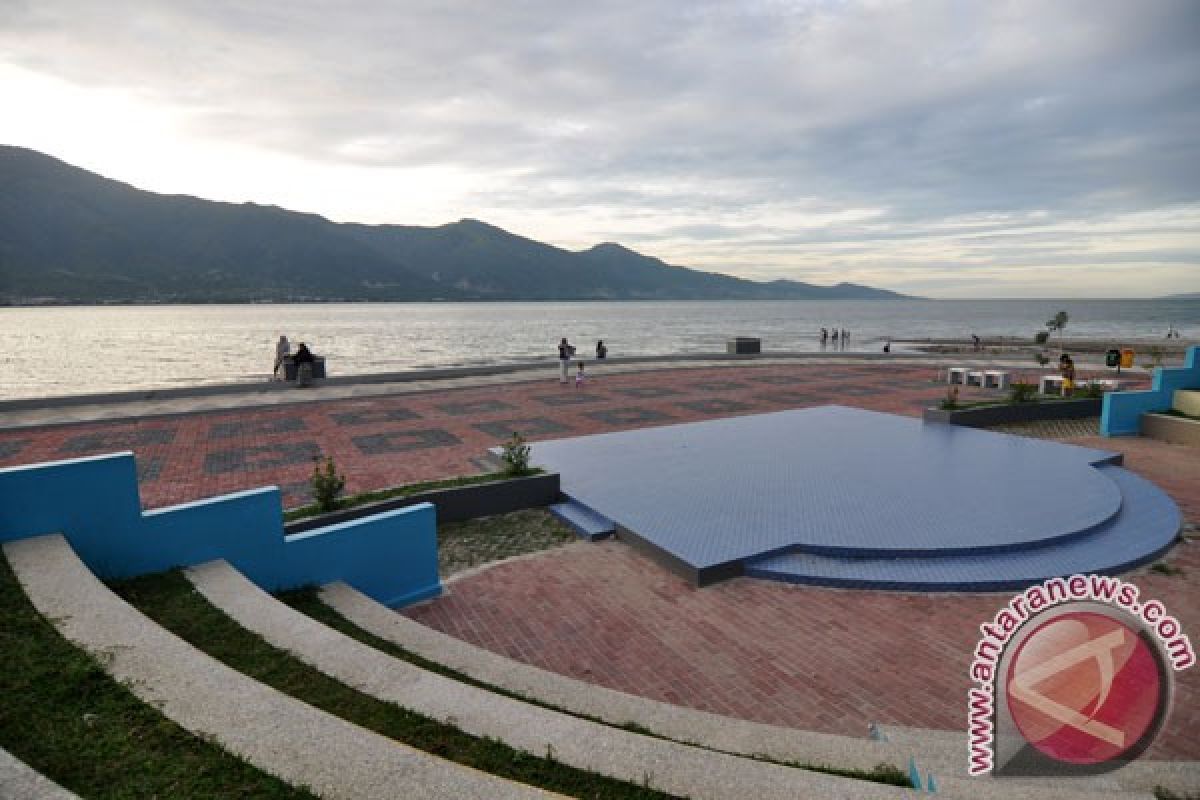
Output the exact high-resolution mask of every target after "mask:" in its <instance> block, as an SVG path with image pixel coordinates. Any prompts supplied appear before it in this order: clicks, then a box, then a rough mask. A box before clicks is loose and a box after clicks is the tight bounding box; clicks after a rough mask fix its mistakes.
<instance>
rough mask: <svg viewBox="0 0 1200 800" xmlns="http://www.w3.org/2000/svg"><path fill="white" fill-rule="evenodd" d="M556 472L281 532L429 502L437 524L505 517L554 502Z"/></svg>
mask: <svg viewBox="0 0 1200 800" xmlns="http://www.w3.org/2000/svg"><path fill="white" fill-rule="evenodd" d="M558 487H559V479H558V473H557V472H552V473H549V474H547V475H530V476H528V477H525V478H511V479H509V480H499V481H491V482H489V483H477V484H474V485H472V486H454V487H452V488H449V489H434V490H432V491H428V492H419V493H417V494H410V495H406V496H404V497H393V498H391V499H389V500H380V501H379V502H377V503H368V504H366V505H361V506H355V507H354V508H347V509H342V510H340V511H331V512H329V513H328V514H318V515H317V516H315V517H306V518H304V519H298V520H296V521H295V522H288V523H286V524H284V526H283V529H284V533H287V534H293V533H303V532H304V531H308V530H312V529H313V528H320V527H322V526H324V525H336V524H337V523H339V522H348V521H350V520H352V519H358V518H359V517H367V516H370V515H371V514H378V513H380V512H381V511H391V510H392V509H394V508H404V507H406V506H412V505H416V504H417V503H433V504H434V505H435V506H436V507H437V521H438V522H439V523H442V522H461V521H462V520H465V519H475V518H476V517H490V516H492V515H493V514H507V513H508V512H510V511H521V510H523V509H526V508H540V507H542V506H548V505H550V504H551V503H556V502H558V496H559V491H558Z"/></svg>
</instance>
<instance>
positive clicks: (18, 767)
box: [0, 748, 79, 800]
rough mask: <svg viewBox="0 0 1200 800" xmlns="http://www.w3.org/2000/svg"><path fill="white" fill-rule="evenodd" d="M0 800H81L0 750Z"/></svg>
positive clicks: (3, 750)
mask: <svg viewBox="0 0 1200 800" xmlns="http://www.w3.org/2000/svg"><path fill="white" fill-rule="evenodd" d="M0 800H79V796H78V795H76V794H74V793H73V792H68V791H67V790H66V789H64V788H62V787H61V786H59V785H58V784H57V783H55V782H54V781H52V780H50V779H49V778H47V777H46V776H44V775H42V773H40V772H38V771H37V770H35V769H34V768H33V767H31V766H29V765H28V764H26V763H25V762H24V761H22V760H21V759H19V758H17V757H16V756H14V755H13V754H11V753H9V752H8V751H7V750H5V749H3V748H0Z"/></svg>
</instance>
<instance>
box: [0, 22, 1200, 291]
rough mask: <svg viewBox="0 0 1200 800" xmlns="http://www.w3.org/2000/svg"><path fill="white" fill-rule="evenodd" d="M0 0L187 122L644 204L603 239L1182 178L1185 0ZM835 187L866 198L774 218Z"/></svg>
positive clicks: (1106, 199)
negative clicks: (750, 219)
mask: <svg viewBox="0 0 1200 800" xmlns="http://www.w3.org/2000/svg"><path fill="white" fill-rule="evenodd" d="M6 5H7V6H9V8H8V9H7V10H8V13H6V14H5V16H4V21H3V22H0V60H5V61H9V62H11V63H16V64H20V65H23V66H26V67H28V68H31V69H35V70H37V71H40V72H44V73H47V74H53V75H56V76H60V77H62V78H65V79H67V80H70V81H72V82H74V83H77V84H80V85H86V86H98V87H115V88H122V87H131V88H135V89H136V90H137V91H139V92H140V93H142V94H144V95H146V96H149V97H153V98H155V99H156V100H157V101H159V102H161V103H163V104H167V105H171V106H174V107H178V108H180V109H181V110H182V111H183V112H184V113H185V114H186V119H187V124H188V125H189V126H191V128H192V130H193V131H195V132H197V133H198V134H201V135H206V136H212V137H216V138H220V139H222V140H227V141H237V142H243V143H252V144H255V145H258V146H261V147H266V148H269V149H273V150H278V151H282V152H287V153H291V154H294V155H297V156H300V157H303V158H307V159H311V160H316V161H321V162H323V163H336V162H344V163H346V164H353V165H367V166H381V167H412V166H421V165H426V164H441V165H454V166H458V167H461V168H462V169H464V170H466V171H469V172H473V173H476V174H479V175H481V176H489V177H490V178H492V180H489V181H486V184H487V185H488V186H494V187H496V188H492V189H486V190H485V189H482V188H481V189H479V190H477V191H475V192H474V193H472V194H471V195H470V196H469V198H467V200H468V201H469V202H470V204H471V205H472V208H474V209H484V210H486V209H488V208H497V209H522V208H524V209H530V210H540V211H544V212H550V213H554V214H556V215H559V216H569V215H575V216H577V217H587V216H588V215H590V214H592V213H594V212H597V211H599V210H603V211H605V212H607V214H606V216H607V217H608V218H612V219H617V220H620V219H629V220H645V219H647V218H654V217H656V216H660V217H661V218H662V219H663V224H662V226H661V227H662V229H661V230H659V231H657V232H654V231H645V230H640V229H638V230H632V231H629V232H628V233H629V236H628V237H626V238H622V236H623V233H622V231H619V230H613V231H597V233H598V234H600V238H605V239H618V238H620V239H622V241H630V242H636V241H642V242H661V243H663V244H664V245H668V244H670V243H672V242H676V243H686V242H691V243H694V245H695V246H696V247H700V246H704V247H710V246H711V247H716V248H719V247H720V246H721V245H722V244H723V243H730V244H731V245H733V246H736V245H738V244H740V245H742V246H743V247H745V248H747V249H754V248H756V247H759V246H761V245H763V244H764V241H765V243H766V245H765V246H771V247H775V248H777V249H778V251H779V253H780V254H781V255H780V258H781V259H782V258H783V255H782V254H783V253H785V252H786V248H788V247H803V246H806V245H808V246H812V245H816V244H821V243H829V244H832V243H835V242H840V243H841V245H842V246H845V247H849V246H851V244H852V243H853V244H854V245H855V246H856V247H859V248H868V249H869V248H870V247H872V246H875V244H876V243H878V244H881V245H886V244H889V243H895V242H898V241H903V240H906V239H907V240H913V239H921V238H922V237H925V236H928V235H936V234H939V233H940V232H939V231H938V226H939V225H940V224H941V222H942V221H943V220H945V219H947V218H955V217H961V216H963V215H969V214H976V213H985V212H1000V213H1002V214H1003V215H1008V216H1009V218H1014V217H1015V218H1017V219H1020V218H1021V216H1022V215H1023V214H1028V213H1029V212H1032V211H1035V210H1046V211H1047V212H1048V218H1049V220H1051V221H1053V220H1060V219H1074V218H1079V217H1086V216H1088V215H1100V216H1103V215H1111V214H1119V213H1124V212H1131V211H1137V210H1153V209H1159V208H1168V207H1171V206H1176V205H1185V206H1186V205H1188V204H1196V203H1200V139H1197V137H1196V136H1195V133H1194V132H1195V131H1196V130H1200V48H1197V47H1196V42H1197V41H1200V4H1197V3H1195V2H1191V1H1190V0H1179V1H1178V2H1172V1H1170V0H1157V1H1156V2H1150V3H1128V2H1122V1H1120V0H1074V1H1073V2H1056V3H1045V2H1036V1H1035V0H1014V1H1013V2H979V3H962V2H957V1H953V2H951V1H950V0H946V1H945V2H940V1H935V0H926V1H924V2H916V3H901V4H854V3H845V4H843V3H839V4H827V3H815V2H814V3H782V2H775V3H767V2H763V3H758V2H748V3H738V4H723V3H692V2H679V3H657V4H647V3H640V2H615V3H597V4H564V3H560V2H555V1H553V0H541V1H540V2H527V3H519V4H516V3H501V4H496V3H486V2H459V3H450V2H406V3H395V2H389V1H388V0H359V2H352V3H332V2H317V0H295V1H293V2H287V3H283V2H256V3H252V4H247V3H240V2H232V1H231V0H221V1H220V2H212V1H211V0H204V1H202V0H186V2H185V1H184V0H176V2H169V3H158V2H153V3H152V2H149V1H148V0H147V1H145V2H140V1H139V0H112V2H108V3H105V4H96V3H90V2H83V1H82V0H81V1H80V2H75V3H72V2H65V0H39V2H37V3H32V2H23V3H11V2H10V3H7V4H6ZM513 174H516V175H517V176H518V177H510V176H512V175H513ZM844 208H876V209H880V210H881V217H880V219H878V220H874V221H873V223H874V224H872V225H864V224H855V223H843V222H833V223H830V224H829V225H828V226H827V227H826V228H825V229H824V230H816V231H812V230H796V231H788V230H786V229H784V230H779V229H777V228H778V227H779V225H778V223H777V222H774V220H777V219H779V218H787V217H788V216H789V215H794V214H796V213H799V212H809V211H811V212H813V213H819V212H820V211H822V210H837V209H844ZM314 210H319V209H314ZM464 211H465V209H464ZM747 215H758V216H760V217H761V223H760V224H748V223H747V222H746V217H747ZM680 218H683V219H684V221H682V222H680V221H679V220H680ZM396 221H397V222H403V221H404V220H396ZM618 224H619V223H618ZM1010 224H1011V222H1010V221H1009V220H1008V219H1005V220H1001V221H1000V222H997V223H995V226H994V227H995V229H996V230H998V231H1002V230H1004V229H1005V227H1006V226H1008V225H1010ZM578 226H580V227H587V226H588V223H587V222H586V220H585V221H582V222H580V223H578ZM987 229H988V225H987V224H983V225H981V226H980V227H979V230H978V231H976V232H981V231H984V230H987ZM606 233H607V234H610V235H605V234H606ZM963 233H965V231H964V232H963ZM999 238H1000V239H1004V237H999ZM1024 241H1025V242H1026V243H1028V244H1030V245H1032V244H1033V240H1031V239H1025V240H1024ZM1006 243H1007V245H1009V246H1012V240H1011V239H1008V240H1007V242H1006ZM679 246H680V247H681V248H682V244H680V245H679ZM971 247H972V249H973V250H974V251H977V252H983V251H984V250H985V249H986V248H987V247H993V248H995V249H994V251H993V252H994V254H995V256H996V258H997V259H1000V258H1008V257H1009V255H1010V252H1011V251H1010V250H1008V249H1002V247H1001V243H1000V242H999V241H997V242H986V241H983V240H978V239H977V240H975V242H974V243H973V244H972V245H971ZM692 249H693V250H694V249H695V248H692ZM1169 249H1170V248H1167V247H1164V248H1163V251H1162V257H1163V260H1164V261H1165V260H1174V259H1175V258H1177V257H1179V255H1180V253H1179V252H1178V251H1173V254H1171V255H1168V250H1169ZM709 252H719V250H710V251H709ZM1189 252H1190V251H1187V250H1186V249H1185V250H1184V251H1183V252H1182V256H1183V257H1184V258H1185V259H1186V258H1187V257H1188V253H1189ZM661 255H664V256H667V257H668V260H672V261H676V262H678V259H675V258H671V257H669V254H667V253H661ZM1117 257H1120V256H1119V255H1118V256H1117ZM1191 258H1193V260H1195V261H1197V262H1200V254H1197V253H1192V255H1191ZM712 266H716V265H712ZM795 277H803V276H802V275H796V276H795Z"/></svg>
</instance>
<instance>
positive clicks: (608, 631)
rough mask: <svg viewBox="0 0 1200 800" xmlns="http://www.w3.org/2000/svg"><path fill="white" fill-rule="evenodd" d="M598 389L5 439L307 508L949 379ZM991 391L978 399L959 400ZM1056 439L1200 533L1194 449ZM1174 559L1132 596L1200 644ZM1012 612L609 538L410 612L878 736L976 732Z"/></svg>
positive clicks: (669, 378) (756, 714) (901, 367)
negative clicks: (970, 671) (538, 445)
mask: <svg viewBox="0 0 1200 800" xmlns="http://www.w3.org/2000/svg"><path fill="white" fill-rule="evenodd" d="M597 372H598V374H597V375H595V376H593V378H592V380H591V381H590V382H589V384H588V385H587V386H586V387H584V388H581V389H577V388H576V387H575V386H574V385H568V386H560V385H559V384H558V383H557V381H556V380H555V378H554V376H553V374H552V373H550V372H548V373H547V377H546V379H545V380H542V381H536V382H527V383H515V384H504V385H494V386H481V387H474V388H463V389H447V390H433V391H420V392H413V393H398V394H393V395H387V396H380V397H374V398H356V399H346V400H329V401H322V402H314V403H304V404H299V405H292V406H288V407H284V408H271V409H263V410H245V411H236V412H233V411H227V412H219V413H216V412H214V413H197V414H187V415H177V416H164V417H159V418H147V419H141V420H134V421H123V422H109V423H86V424H73V425H61V426H51V427H43V428H26V429H21V430H9V431H3V432H0V466H7V465H12V464H21V463H30V462H35V461H46V460H57V459H62V458H73V457H78V456H83V455H88V454H93V453H105V452H112V451H115V450H123V449H132V450H134V451H135V453H136V454H137V458H138V468H139V473H140V478H141V485H142V498H143V503H144V504H145V505H146V506H147V507H159V506H163V505H169V504H172V503H178V502H184V501H188V500H195V499H198V498H200V497H205V496H209V495H213V494H218V493H222V492H228V491H234V490H239V489H246V488H250V487H254V486H261V485H267V484H277V485H279V486H280V487H282V488H283V489H284V490H285V499H286V502H287V504H288V505H295V504H297V503H299V502H301V501H303V500H304V499H305V497H306V491H307V489H306V487H307V478H308V475H309V473H310V472H311V469H312V458H313V457H314V456H315V455H317V454H323V455H332V456H333V457H334V458H335V460H336V461H337V463H338V466H339V468H341V469H342V470H343V471H344V472H345V473H346V475H347V478H348V491H351V492H355V491H363V490H367V489H376V488H381V487H386V486H393V485H397V484H403V483H407V482H411V481H414V480H422V479H430V478H439V477H447V476H452V475H463V474H470V473H474V472H478V471H480V469H481V465H480V463H479V458H480V456H481V455H482V454H483V453H484V451H485V450H486V449H487V448H488V447H490V446H493V445H495V444H496V443H497V442H499V441H501V440H502V439H504V438H506V437H507V436H508V435H509V433H510V432H511V431H512V430H514V429H515V430H519V431H521V432H522V433H524V434H525V435H526V436H527V437H528V438H530V439H535V440H536V439H548V438H559V437H563V436H576V435H580V434H586V433H596V432H607V431H614V430H622V429H628V428H638V427H645V426H652V425H662V424H668V423H673V422H690V421H696V420H701V419H708V418H713V417H722V416H730V415H737V414H753V413H761V412H767V411H778V410H782V409H787V408H797V407H805V406H813V405H822V404H826V403H839V404H842V405H850V406H857V407H860V408H866V409H872V410H878V411H888V412H893V413H899V414H907V415H919V414H920V411H921V409H922V408H923V407H925V406H928V405H931V404H933V403H935V402H936V401H937V400H939V399H940V398H942V397H943V396H944V394H945V388H946V387H945V386H944V385H939V384H937V383H935V382H934V379H935V374H936V373H935V368H934V367H932V366H923V365H915V364H900V363H895V364H892V363H888V364H884V363H880V362H870V363H848V364H835V365H828V364H822V365H814V364H811V363H804V362H797V363H794V364H785V365H775V366H731V367H704V368H691V369H667V368H659V369H652V370H650V371H646V372H639V373H627V374H620V375H607V376H606V375H604V374H603V372H602V371H600V370H598V371H597ZM980 394H981V392H980V391H979V390H974V389H972V390H965V391H964V392H963V398H962V399H963V400H970V399H972V398H973V397H975V396H979V395H980ZM1060 434H1061V435H1060ZM1051 435H1054V436H1055V437H1056V438H1061V439H1062V440H1064V441H1069V442H1071V443H1078V444H1082V445H1085V446H1089V447H1096V448H1102V449H1110V450H1118V451H1121V452H1123V453H1124V454H1125V456H1126V459H1125V466H1126V467H1128V468H1129V469H1131V470H1133V471H1134V472H1137V473H1139V474H1141V475H1143V476H1145V477H1147V478H1149V479H1151V480H1153V481H1154V482H1155V483H1157V484H1158V485H1159V486H1160V487H1162V488H1163V489H1164V490H1165V491H1166V492H1167V493H1168V494H1170V495H1171V496H1172V497H1173V498H1174V500H1175V501H1176V502H1177V503H1178V504H1179V506H1180V508H1181V509H1182V510H1183V513H1184V516H1185V519H1186V520H1187V522H1188V523H1190V524H1191V525H1193V526H1195V525H1196V524H1197V523H1200V456H1198V455H1197V451H1196V450H1195V449H1189V448H1186V447H1183V446H1178V445H1168V444H1164V443H1161V442H1156V441H1152V440H1146V439H1138V438H1124V439H1104V438H1101V437H1099V436H1096V435H1094V434H1091V433H1090V431H1089V430H1088V429H1087V426H1086V425H1083V426H1081V425H1077V424H1072V425H1065V426H1063V427H1062V428H1061V429H1058V430H1055V429H1051ZM798 444H799V445H800V446H802V443H798ZM1165 560H1166V561H1167V562H1168V563H1169V564H1171V565H1172V566H1175V567H1178V568H1180V569H1182V570H1183V574H1176V575H1164V574H1158V573H1153V572H1150V571H1148V570H1144V569H1143V570H1140V571H1139V572H1138V574H1136V576H1134V578H1133V579H1134V581H1135V582H1136V583H1137V584H1138V585H1139V586H1140V587H1141V589H1142V593H1143V596H1145V597H1156V598H1158V599H1160V600H1162V601H1163V603H1164V604H1165V605H1166V607H1167V608H1168V610H1169V611H1170V612H1171V613H1172V614H1174V615H1175V616H1177V617H1178V618H1179V619H1180V620H1181V622H1182V623H1183V625H1184V629H1185V631H1187V632H1189V633H1190V634H1191V636H1192V639H1193V641H1194V642H1196V641H1200V590H1198V587H1200V577H1198V575H1197V573H1198V572H1200V544H1195V543H1192V544H1183V545H1179V546H1177V547H1176V548H1175V549H1174V550H1173V551H1172V552H1171V553H1169V554H1168V556H1167V557H1166V559H1165ZM1004 601H1005V595H1002V594H990V595H962V594H935V595H921V594H904V593H889V592H868V591H843V590H831V589H818V588H803V587H796V586H789V585H784V584H778V583H771V582H765V581H756V580H751V579H736V580H733V581H728V582H725V583H721V584H718V585H716V586H712V587H708V588H704V589H695V588H693V587H691V586H690V585H689V584H687V583H686V582H685V581H684V580H682V579H680V578H678V577H677V576H675V575H673V574H671V573H669V572H666V571H664V570H663V569H661V568H660V567H658V566H656V565H655V564H654V563H653V562H651V561H649V560H647V559H645V558H643V557H641V556H639V555H638V554H636V553H635V552H633V551H631V550H630V549H629V548H628V547H626V546H625V545H623V544H621V543H620V542H606V543H601V544H583V543H579V544H570V545H567V546H566V547H560V548H557V549H553V550H549V551H546V552H545V553H544V554H542V555H540V556H537V557H533V558H524V559H520V560H515V561H512V562H508V563H501V564H499V565H497V566H494V567H491V568H489V569H484V570H482V571H478V572H473V573H471V574H470V575H469V576H467V577H464V578H462V579H459V580H455V581H452V582H450V583H449V584H448V586H447V591H446V594H445V595H444V596H443V597H442V598H439V599H437V600H435V601H432V602H430V603H426V604H424V605H421V606H419V607H416V608H414V609H410V610H409V611H408V612H407V613H409V614H410V615H411V616H413V617H414V618H416V619H419V620H421V621H423V622H426V623H428V624H430V625H432V626H434V627H437V628H439V629H441V630H444V631H447V632H448V633H451V634H453V635H455V636H459V637H461V638H463V639H467V640H469V641H472V642H476V643H478V644H481V645H483V646H485V647H488V648H491V649H493V650H496V651H498V652H501V653H504V654H506V655H509V656H512V657H514V658H518V659H521V660H523V661H527V662H529V663H532V664H537V665H540V666H544V667H547V668H549V669H552V670H555V671H558V672H561V673H564V674H567V675H572V676H576V677H580V678H584V679H587V680H591V681H594V682H596V683H599V684H603V685H605V686H610V687H613V688H617V689H621V690H624V691H628V692H631V693H635V694H641V695H644V696H647V697H653V698H656V699H661V700H666V701H670V702H675V703H680V704H683V705H688V706H693V707H696V708H703V709H708V710H712V711H717V712H720V713H724V714H731V715H736V716H741V717H746V718H750V719H756V720H762V721H767V722H774V723H780V724H785V725H791V726H797V727H803V728H811V729H816V730H824V731H831V732H837V733H845V734H852V735H865V733H866V728H867V725H868V723H870V722H880V723H890V724H898V725H914V726H922V727H934V728H944V729H960V728H961V727H962V726H963V723H964V716H965V696H966V689H967V674H966V672H967V664H968V655H969V653H970V651H971V649H972V648H973V646H974V643H975V640H976V639H977V637H978V631H977V626H978V625H979V624H980V623H981V622H983V621H985V620H987V619H990V618H991V616H992V615H993V613H994V612H995V611H996V609H997V608H998V607H999V606H1000V605H1002V604H1003V602H1004ZM1177 690H1178V693H1177V697H1176V703H1175V710H1174V713H1173V715H1172V718H1171V721H1170V725H1169V727H1168V729H1167V731H1166V732H1165V734H1164V735H1163V736H1162V737H1160V739H1159V740H1158V742H1157V743H1156V744H1155V745H1154V747H1153V748H1152V749H1151V751H1150V754H1149V755H1150V756H1151V757H1157V758H1188V759H1196V758H1200V737H1196V736H1195V733H1194V732H1195V731H1196V730H1200V668H1195V669H1192V670H1190V671H1188V672H1185V673H1183V674H1182V676H1181V680H1180V681H1179V683H1178V685H1177Z"/></svg>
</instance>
